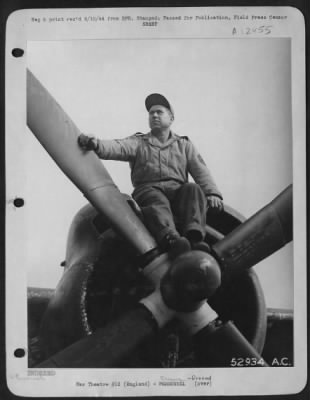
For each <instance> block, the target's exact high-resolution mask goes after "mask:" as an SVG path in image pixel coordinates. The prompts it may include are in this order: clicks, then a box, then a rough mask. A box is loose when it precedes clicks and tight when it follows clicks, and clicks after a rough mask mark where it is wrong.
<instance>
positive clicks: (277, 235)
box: [212, 185, 293, 278]
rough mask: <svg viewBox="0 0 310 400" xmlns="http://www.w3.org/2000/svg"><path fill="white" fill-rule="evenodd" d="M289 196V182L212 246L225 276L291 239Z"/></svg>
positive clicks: (255, 261)
mask: <svg viewBox="0 0 310 400" xmlns="http://www.w3.org/2000/svg"><path fill="white" fill-rule="evenodd" d="M292 200H293V196H292V185H290V186H288V187H287V188H286V189H285V190H284V191H283V192H282V193H280V195H279V196H277V197H276V198H275V199H274V200H273V201H271V203H269V204H268V205H267V206H265V207H264V208H262V209H261V210H260V211H258V212H257V213H256V214H254V215H253V216H252V217H251V218H249V219H248V220H247V221H245V222H244V223H243V224H241V225H240V226H238V227H237V228H236V229H234V230H233V231H232V232H231V233H230V234H228V235H227V236H225V238H224V239H223V240H221V241H219V242H217V243H216V244H215V245H214V246H213V248H212V250H213V255H214V256H215V257H216V259H217V260H218V262H219V264H220V267H221V269H222V273H223V275H224V276H225V278H227V275H230V274H232V273H239V272H242V271H244V270H246V269H248V268H251V267H253V266H254V265H255V264H257V263H258V262H260V261H262V260H263V259H265V258H266V257H268V256H270V255H271V254H273V253H274V252H276V251H277V250H279V249H280V248H281V247H283V246H285V245H286V244H287V243H289V242H290V241H291V240H292V239H293V208H292V202H293V201H292Z"/></svg>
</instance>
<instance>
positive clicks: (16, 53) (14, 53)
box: [12, 48, 24, 58]
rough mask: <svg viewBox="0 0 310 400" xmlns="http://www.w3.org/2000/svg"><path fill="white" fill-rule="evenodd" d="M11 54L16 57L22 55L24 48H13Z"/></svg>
mask: <svg viewBox="0 0 310 400" xmlns="http://www.w3.org/2000/svg"><path fill="white" fill-rule="evenodd" d="M12 55H13V57H16V58H19V57H22V56H23V55H24V50H23V49H19V48H15V49H13V50H12Z"/></svg>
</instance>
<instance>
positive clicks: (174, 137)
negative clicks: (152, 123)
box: [144, 131, 180, 149]
mask: <svg viewBox="0 0 310 400" xmlns="http://www.w3.org/2000/svg"><path fill="white" fill-rule="evenodd" d="M144 139H145V140H147V141H148V142H149V144H150V145H152V146H154V147H159V148H161V149H164V148H166V147H168V146H170V145H171V144H172V143H174V142H175V141H176V140H180V136H178V135H177V134H175V133H174V132H172V131H170V136H169V138H168V140H167V141H166V142H165V143H162V142H160V141H159V140H158V139H157V138H156V136H155V135H153V134H152V132H148V133H147V134H146V135H145V136H144Z"/></svg>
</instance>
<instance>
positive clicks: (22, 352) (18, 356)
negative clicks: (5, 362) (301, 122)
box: [14, 349, 26, 358]
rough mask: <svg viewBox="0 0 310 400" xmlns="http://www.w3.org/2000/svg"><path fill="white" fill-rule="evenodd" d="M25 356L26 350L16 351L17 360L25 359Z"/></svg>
mask: <svg viewBox="0 0 310 400" xmlns="http://www.w3.org/2000/svg"><path fill="white" fill-rule="evenodd" d="M25 355H26V352H25V350H24V349H16V350H15V351H14V356H15V357H16V358H23V357H25Z"/></svg>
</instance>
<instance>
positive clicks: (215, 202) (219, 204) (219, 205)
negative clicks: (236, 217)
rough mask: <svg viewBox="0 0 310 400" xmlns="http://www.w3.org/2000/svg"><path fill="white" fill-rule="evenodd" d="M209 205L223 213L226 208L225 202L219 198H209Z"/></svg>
mask: <svg viewBox="0 0 310 400" xmlns="http://www.w3.org/2000/svg"><path fill="white" fill-rule="evenodd" d="M207 205H208V207H209V208H213V209H215V210H217V211H222V210H223V208H224V205H223V201H222V200H221V199H220V198H219V197H217V196H207Z"/></svg>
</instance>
